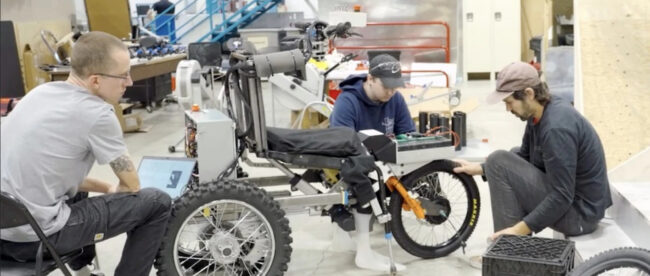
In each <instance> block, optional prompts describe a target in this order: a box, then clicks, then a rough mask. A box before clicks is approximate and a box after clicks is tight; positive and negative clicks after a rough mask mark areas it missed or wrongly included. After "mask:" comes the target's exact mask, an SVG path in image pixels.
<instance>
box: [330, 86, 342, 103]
mask: <svg viewBox="0 0 650 276" xmlns="http://www.w3.org/2000/svg"><path fill="white" fill-rule="evenodd" d="M327 94H328V95H329V96H330V98H332V99H333V100H334V101H335V100H336V98H338V96H339V94H341V89H340V88H339V85H338V82H335V81H329V83H328V84H327ZM334 101H329V102H330V103H331V104H334Z"/></svg>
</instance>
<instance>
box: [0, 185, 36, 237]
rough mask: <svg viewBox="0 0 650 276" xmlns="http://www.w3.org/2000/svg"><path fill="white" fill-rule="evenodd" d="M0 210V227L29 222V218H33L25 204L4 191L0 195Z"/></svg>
mask: <svg viewBox="0 0 650 276" xmlns="http://www.w3.org/2000/svg"><path fill="white" fill-rule="evenodd" d="M0 210H1V212H2V215H1V216H0V228H1V229H4V228H11V227H16V226H21V225H25V224H29V223H30V219H31V220H32V221H33V220H34V218H32V215H31V214H30V213H29V211H28V210H27V208H26V207H25V205H23V204H22V203H21V202H20V201H18V200H17V199H16V198H15V197H13V196H12V195H10V194H8V193H5V192H2V195H0Z"/></svg>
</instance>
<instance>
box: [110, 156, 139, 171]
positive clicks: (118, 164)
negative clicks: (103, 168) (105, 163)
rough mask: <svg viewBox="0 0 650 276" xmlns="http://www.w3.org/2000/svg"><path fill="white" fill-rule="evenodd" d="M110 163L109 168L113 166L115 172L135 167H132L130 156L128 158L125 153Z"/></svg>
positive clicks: (131, 169)
mask: <svg viewBox="0 0 650 276" xmlns="http://www.w3.org/2000/svg"><path fill="white" fill-rule="evenodd" d="M110 165H111V168H113V171H114V172H115V173H121V172H124V171H133V170H135V168H134V167H133V163H132V162H131V158H129V156H128V155H126V154H125V155H122V156H120V157H118V158H117V159H115V160H113V161H111V163H110Z"/></svg>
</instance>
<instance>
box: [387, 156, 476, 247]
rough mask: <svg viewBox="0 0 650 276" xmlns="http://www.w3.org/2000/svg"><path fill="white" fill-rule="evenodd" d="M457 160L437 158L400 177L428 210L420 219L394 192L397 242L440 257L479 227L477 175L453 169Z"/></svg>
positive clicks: (392, 202)
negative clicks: (456, 171) (454, 161)
mask: <svg viewBox="0 0 650 276" xmlns="http://www.w3.org/2000/svg"><path fill="white" fill-rule="evenodd" d="M454 167H455V163H453V162H451V161H449V160H436V161H433V162H431V163H428V164H426V165H424V166H422V167H420V168H419V169H417V170H415V171H413V172H411V173H410V174H408V175H406V176H404V177H402V178H401V179H400V181H401V183H402V185H403V186H404V188H405V189H406V190H407V191H408V192H409V195H410V196H411V197H413V198H416V199H417V200H419V201H420V203H421V205H422V207H423V208H424V209H425V210H426V211H427V213H426V214H427V215H426V216H425V217H424V218H423V219H418V218H417V217H416V216H415V214H414V213H413V212H412V211H406V210H404V209H403V208H402V204H403V203H404V199H403V198H402V197H401V196H400V195H399V193H396V192H393V193H392V196H391V199H390V205H389V211H390V214H391V216H392V220H391V221H390V224H391V229H392V231H393V235H394V236H395V240H396V241H397V243H398V244H399V245H400V246H401V247H402V248H403V249H404V250H406V251H407V252H409V253H410V254H412V255H414V256H418V257H420V258H438V257H443V256H447V255H448V254H450V253H451V252H453V251H455V250H456V249H458V247H460V246H461V245H464V242H465V241H466V240H467V239H468V238H469V236H470V235H471V234H472V232H473V231H474V228H475V227H476V222H477V221H478V215H479V210H480V197H479V192H478V187H477V186H476V182H474V179H473V178H472V177H471V176H469V175H467V174H457V173H454V172H453V168H454Z"/></svg>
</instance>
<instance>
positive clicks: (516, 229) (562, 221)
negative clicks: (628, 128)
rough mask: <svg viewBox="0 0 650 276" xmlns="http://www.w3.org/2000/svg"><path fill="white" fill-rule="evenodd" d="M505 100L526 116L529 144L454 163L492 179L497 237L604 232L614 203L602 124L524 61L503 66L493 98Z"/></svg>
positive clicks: (515, 112)
mask: <svg viewBox="0 0 650 276" xmlns="http://www.w3.org/2000/svg"><path fill="white" fill-rule="evenodd" d="M499 102H503V103H505V106H506V110H507V111H508V112H511V113H512V114H513V115H515V116H517V117H518V118H520V119H521V120H522V121H526V131H525V133H524V137H523V139H522V144H521V147H517V148H514V149H512V150H511V151H504V150H498V151H495V152H494V153H492V154H490V155H489V156H488V157H487V160H486V161H485V163H482V164H477V163H470V162H467V161H464V160H457V161H458V163H459V165H460V166H459V167H456V168H454V171H455V172H457V173H467V174H470V175H481V176H483V179H484V180H486V181H487V182H488V185H489V187H490V195H491V201H492V218H493V221H494V232H495V233H494V234H492V236H491V237H490V240H494V239H496V238H497V237H498V236H500V235H502V234H510V235H528V234H531V233H533V232H539V231H542V230H543V229H544V228H546V227H550V228H552V229H553V230H556V231H558V232H561V233H563V234H565V235H567V236H577V235H583V234H588V233H591V232H593V231H594V230H596V228H597V227H598V222H599V221H600V219H602V218H603V216H604V214H605V209H607V208H608V207H609V206H611V205H612V198H611V194H610V191H609V181H608V178H607V166H606V164H605V154H604V151H603V146H602V143H601V142H600V138H599V137H598V134H597V133H596V130H595V129H594V128H593V127H592V126H591V124H590V123H589V121H587V119H585V118H584V117H583V116H582V115H581V114H580V113H578V111H576V110H575V108H573V106H571V104H570V103H569V102H568V101H565V100H563V99H561V98H558V97H555V96H551V95H550V94H549V92H548V88H547V86H546V84H545V83H543V82H542V81H541V80H540V78H539V73H538V72H537V70H536V69H535V68H533V67H532V66H531V65H530V64H527V63H524V62H514V63H511V64H510V65H508V66H506V67H505V68H503V69H502V70H501V71H500V72H499V74H498V76H497V87H496V91H494V92H492V94H490V96H489V97H488V103H491V104H495V103H499ZM472 262H473V263H477V261H474V260H472ZM476 266H478V264H476Z"/></svg>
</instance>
